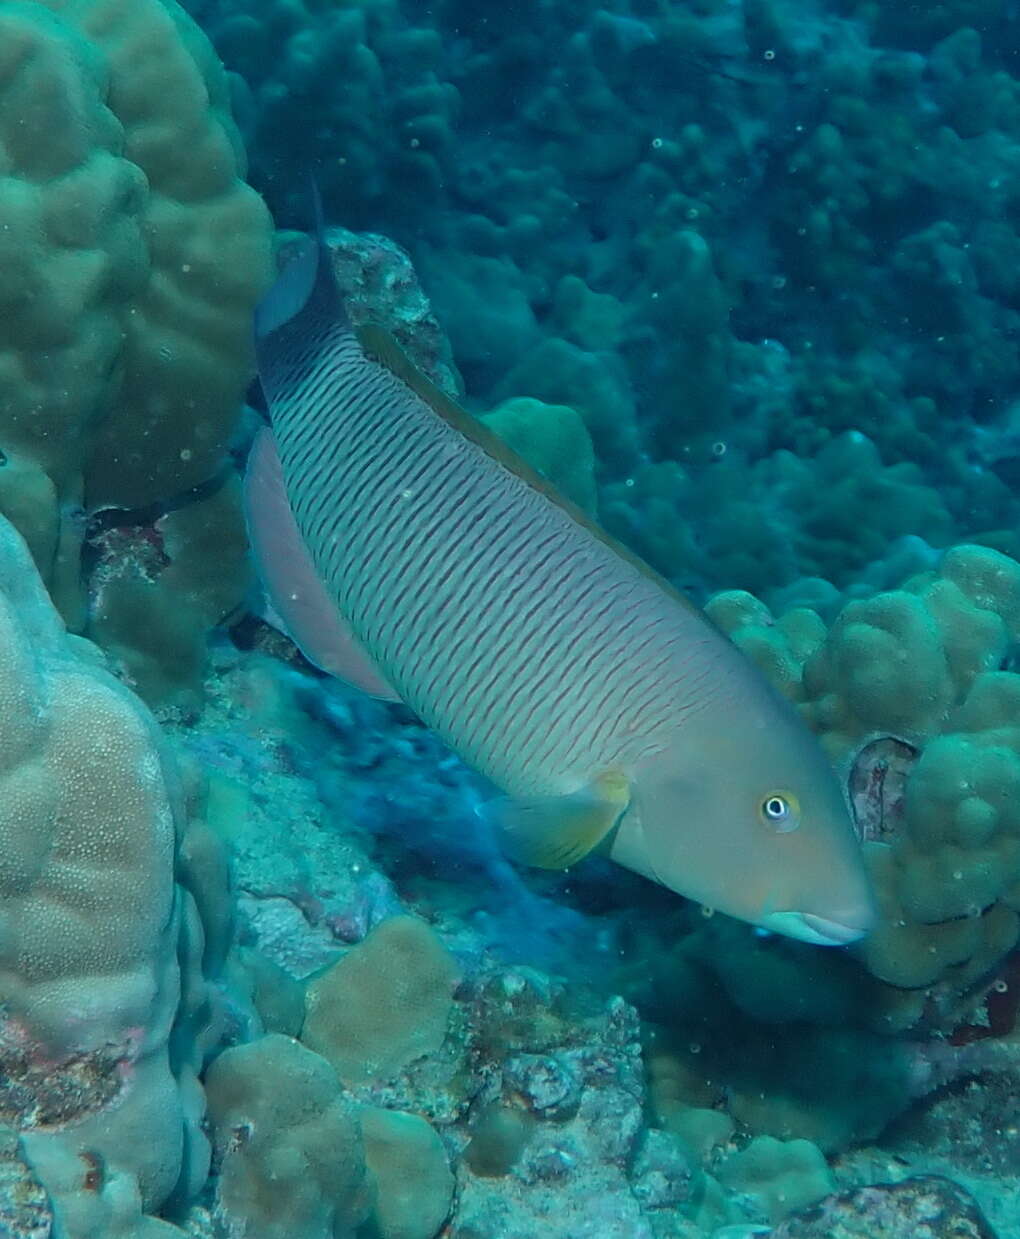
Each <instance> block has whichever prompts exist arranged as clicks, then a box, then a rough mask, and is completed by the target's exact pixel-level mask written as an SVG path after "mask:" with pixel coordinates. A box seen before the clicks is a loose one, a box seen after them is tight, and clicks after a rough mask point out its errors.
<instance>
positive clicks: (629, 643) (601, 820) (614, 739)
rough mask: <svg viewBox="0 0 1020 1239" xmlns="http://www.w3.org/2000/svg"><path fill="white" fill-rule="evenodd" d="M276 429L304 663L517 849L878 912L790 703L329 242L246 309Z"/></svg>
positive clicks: (769, 900)
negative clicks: (387, 720) (352, 688)
mask: <svg viewBox="0 0 1020 1239" xmlns="http://www.w3.org/2000/svg"><path fill="white" fill-rule="evenodd" d="M256 349H257V356H258V365H259V374H260V377H261V381H262V385H263V389H264V391H265V395H266V401H267V405H268V409H269V418H270V423H271V430H270V429H265V430H263V431H262V432H261V433H260V436H259V438H258V441H257V442H256V444H255V447H254V449H253V451H252V455H251V459H250V462H249V467H248V476H247V484H246V506H247V513H248V521H249V528H250V532H251V539H252V545H253V548H254V550H255V554H256V557H257V559H258V561H259V567H260V572H261V575H262V579H263V582H264V584H265V586H266V590H267V594H268V596H269V598H270V600H271V602H272V604H273V605H274V606H275V609H276V610H277V612H278V613H279V615H280V616H281V618H282V620H283V623H284V624H285V626H286V627H287V629H288V631H289V632H290V633H291V635H292V636H293V637H294V639H295V640H296V642H297V643H298V645H299V646H300V647H301V649H302V650H303V651H304V652H305V654H306V655H307V656H308V657H309V658H310V659H311V660H312V661H313V662H315V663H317V664H318V665H319V666H321V667H323V668H324V669H325V670H327V671H330V672H331V673H333V674H336V675H338V676H341V677H342V678H345V679H347V680H350V681H352V682H354V683H355V684H358V685H359V686H360V687H361V688H363V689H365V690H366V691H368V692H372V693H375V694H377V695H379V696H383V697H392V698H399V699H400V700H402V701H404V702H406V704H407V705H408V706H409V707H410V708H411V709H412V710H414V712H415V713H416V714H417V715H418V716H419V717H420V718H421V719H422V720H423V721H424V722H425V723H426V724H427V725H428V726H430V727H431V728H433V729H434V730H435V731H436V732H437V733H438V735H439V736H441V737H442V739H443V740H444V741H445V742H446V743H447V744H448V745H449V746H450V747H451V748H452V749H454V750H455V751H456V752H457V753H458V754H459V755H460V756H461V757H462V758H463V759H464V761H466V762H467V763H468V764H469V765H471V766H473V767H474V768H475V769H477V770H478V771H479V772H481V773H482V774H484V775H485V776H487V777H488V778H489V779H490V780H491V781H492V783H494V784H495V785H496V787H497V788H498V789H500V791H501V792H502V793H504V796H503V797H502V798H501V799H499V800H498V801H496V802H493V814H494V816H495V817H496V818H497V820H498V822H499V825H500V826H501V828H502V830H503V833H504V835H505V837H506V839H507V840H508V841H509V844H510V846H511V849H512V850H513V851H514V852H515V853H516V854H517V855H518V857H519V858H520V859H522V860H524V861H526V862H528V863H531V864H537V865H541V866H546V867H551V868H552V867H567V866H570V865H572V864H574V863H575V862H577V861H578V860H580V859H581V858H582V857H583V856H585V855H586V854H587V853H589V852H592V851H593V850H595V849H599V850H601V851H602V852H604V853H606V854H608V855H609V856H610V857H611V858H612V859H613V860H614V861H616V862H618V863H619V864H621V865H624V866H626V867H627V868H628V869H632V870H634V871H636V872H637V873H640V874H643V875H645V876H646V877H648V878H650V879H652V880H653V881H656V882H659V883H661V884H662V885H664V886H666V887H669V888H670V889H672V890H674V891H676V892H678V893H679V894H681V895H685V896H687V897H688V898H690V899H694V900H698V901H699V902H701V903H703V904H706V905H708V906H710V907H712V908H715V909H718V910H719V911H722V912H725V913H728V914H729V915H731V916H735V917H739V918H741V919H743V920H745V921H749V922H752V923H753V924H755V925H759V926H761V927H763V928H765V929H767V930H772V931H775V932H777V933H782V934H787V935H789V936H791V937H794V938H799V939H802V940H804V941H808V942H814V943H820V944H828V945H841V944H844V943H848V942H852V941H854V940H855V939H857V938H859V937H861V936H862V935H863V934H865V933H867V931H868V930H869V928H870V927H871V925H872V922H873V920H874V915H875V913H874V904H873V901H872V895H871V892H870V889H869V885H868V881H867V878H866V875H865V871H864V866H863V863H862V858H861V855H860V851H859V847H858V844H857V841H856V838H855V836H854V832H853V828H852V824H851V820H850V816H849V812H848V809H847V806H846V803H845V800H844V798H843V795H842V792H841V790H840V788H839V785H838V783H837V781H836V778H835V775H834V773H833V771H832V770H831V768H830V767H829V765H828V762H827V761H826V759H825V756H824V755H823V753H822V751H821V749H820V748H819V746H818V745H817V743H816V742H815V740H814V738H813V737H812V736H811V734H810V732H809V731H808V730H807V728H806V727H805V725H804V724H803V722H802V721H801V719H800V718H799V716H798V715H797V713H796V711H795V710H794V708H793V707H792V706H791V705H790V704H789V703H788V702H787V701H785V700H784V699H783V698H782V697H780V696H779V695H778V694H777V693H775V692H774V691H773V690H772V689H771V687H770V686H769V685H768V683H767V682H766V681H765V679H764V677H763V676H762V675H761V674H760V672H759V671H758V670H757V669H756V668H755V667H754V666H753V665H752V664H751V663H750V661H749V660H747V659H746V658H745V657H744V655H743V654H741V653H740V652H739V651H738V650H737V649H736V647H735V646H733V645H732V644H731V643H730V642H729V641H728V640H727V639H726V638H725V637H724V636H723V635H722V634H721V633H720V632H719V631H718V630H717V629H716V628H715V627H714V626H713V625H712V624H711V623H710V621H709V620H708V619H707V618H706V617H705V616H704V615H703V614H702V613H701V612H700V611H698V610H697V609H696V608H694V607H693V606H692V605H691V604H690V603H688V602H687V601H686V600H685V599H684V598H683V596H682V595H681V594H679V593H677V592H676V591H675V590H673V589H672V588H671V586H669V584H668V583H667V582H665V581H664V580H662V579H661V578H660V577H658V576H657V575H656V574H655V573H653V572H652V571H651V570H650V569H649V568H647V567H646V566H645V565H644V564H643V563H641V562H640V561H639V560H637V559H636V558H635V557H634V556H633V555H631V554H630V553H629V552H627V551H626V550H625V549H624V548H623V547H621V546H619V545H618V544H616V543H615V542H614V541H613V540H612V539H610V538H609V537H608V536H607V535H606V534H605V533H603V532H602V531H601V530H600V529H598V528H597V527H596V526H595V525H593V524H592V523H591V521H590V520H589V519H588V518H587V517H586V516H585V514H584V513H583V512H581V511H580V510H579V509H576V508H574V507H573V506H572V505H571V504H569V503H568V502H566V501H565V500H564V499H562V498H561V497H559V496H558V495H556V494H555V493H554V492H553V491H552V489H551V488H550V486H549V485H548V483H546V482H545V481H544V480H543V479H542V478H541V477H540V476H538V475H537V474H536V473H534V472H533V471H532V470H531V469H530V468H529V467H528V465H527V464H525V462H524V461H522V460H521V459H520V458H518V457H517V456H516V455H515V454H514V453H512V452H511V451H510V450H509V449H508V448H507V447H506V446H505V445H504V444H503V443H502V442H500V441H499V440H498V439H497V438H496V437H495V436H493V435H492V434H491V433H490V432H488V431H487V430H486V429H485V428H484V427H483V426H481V425H480V424H479V423H478V422H477V421H476V420H475V419H474V418H472V417H471V416H470V415H469V414H467V413H466V412H464V411H463V410H462V409H460V408H459V407H457V405H456V404H454V403H453V401H451V400H450V399H449V397H447V396H446V395H445V394H444V393H443V392H441V391H440V390H438V389H437V388H436V387H434V386H433V385H432V384H431V383H429V381H428V380H427V379H425V378H424V376H422V375H421V374H419V373H418V372H417V371H416V370H415V368H414V367H413V366H412V364H411V363H410V362H409V361H408V360H407V358H406V357H404V355H403V354H402V353H400V351H399V349H398V348H397V347H396V345H395V344H394V343H393V341H392V340H390V339H389V337H387V336H385V335H384V333H382V332H380V331H379V330H378V329H371V328H370V329H359V330H355V329H354V328H353V327H352V325H351V323H350V321H349V319H348V317H347V314H346V312H345V308H344V304H343V300H342V297H341V295H340V292H339V289H338V288H337V285H336V280H335V276H334V273H333V268H332V264H331V261H330V257H329V251H328V249H327V247H326V244H325V241H324V239H323V236H322V231H321V228H320V232H319V236H318V238H317V240H316V241H314V242H310V243H309V244H308V245H307V246H306V248H305V249H303V250H302V251H301V253H300V254H299V256H298V257H296V258H295V259H294V260H293V261H292V262H291V263H290V265H289V266H288V267H287V268H286V269H285V270H284V272H283V273H282V275H281V277H280V279H279V281H278V283H277V285H276V287H275V288H274V290H273V291H272V293H271V294H270V295H269V297H268V298H267V299H266V301H265V302H264V303H263V305H262V306H261V307H260V308H259V312H258V314H257V318H256Z"/></svg>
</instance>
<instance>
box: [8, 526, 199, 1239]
mask: <svg viewBox="0 0 1020 1239" xmlns="http://www.w3.org/2000/svg"><path fill="white" fill-rule="evenodd" d="M0 649H2V651H3V653H2V665H0V701H2V707H3V709H2V713H3V720H2V723H0V732H2V738H0V748H2V754H3V755H2V769H0V785H2V788H3V794H2V804H3V808H2V810H0V838H2V852H3V860H2V865H0V988H2V1010H3V1015H2V1023H0V1060H2V1074H3V1081H4V1083H3V1090H2V1093H3V1104H2V1108H3V1122H4V1124H5V1126H6V1127H8V1128H10V1129H11V1130H13V1131H14V1132H16V1133H17V1134H18V1136H19V1137H20V1150H21V1157H22V1158H23V1159H24V1162H25V1163H26V1164H27V1166H28V1167H30V1168H31V1174H32V1176H33V1177H35V1178H37V1179H38V1181H39V1182H40V1183H41V1184H42V1186H43V1187H44V1188H45V1189H46V1191H47V1192H48V1193H49V1196H50V1200H51V1202H52V1210H53V1216H54V1218H55V1223H54V1225H55V1226H56V1227H57V1231H56V1233H59V1234H62V1235H64V1234H66V1235H68V1236H73V1237H74V1239H78V1237H79V1236H81V1237H84V1236H90V1237H91V1236H95V1237H96V1239H99V1237H100V1236H111V1237H112V1236H121V1235H135V1234H136V1233H138V1234H142V1233H145V1234H146V1235H147V1234H148V1231H145V1232H142V1231H137V1232H136V1231H135V1230H134V1229H132V1227H134V1226H140V1225H141V1211H142V1210H145V1211H146V1212H154V1211H155V1210H156V1209H158V1208H159V1206H161V1205H162V1204H163V1203H164V1202H165V1201H166V1200H167V1199H168V1198H169V1197H170V1195H171V1194H172V1193H173V1192H175V1191H176V1190H178V1189H181V1188H183V1189H184V1190H185V1192H189V1191H191V1190H193V1189H194V1186H195V1183H196V1180H197V1183H201V1181H202V1179H203V1178H204V1176H205V1173H206V1168H207V1165H208V1151H207V1149H206V1148H205V1145H206V1141H205V1138H204V1136H202V1134H201V1132H200V1128H199V1124H200V1122H201V1117H202V1115H201V1103H200V1091H199V1090H198V1089H197V1084H196V1083H195V1078H194V1073H193V1068H192V1066H191V1065H190V1062H189V1060H188V1059H186V1058H185V1059H182V1057H181V1050H182V1049H183V1048H184V1047H183V1044H182V1045H181V1046H180V1047H179V1048H178V1050H177V1052H172V1051H171V1038H172V1037H173V1036H174V1029H175V1024H176V1022H177V1020H178V1016H179V1014H180V1011H181V990H182V962H181V958H182V954H181V953H182V950H183V948H182V940H183V935H184V934H185V932H188V933H192V934H194V933H196V932H198V933H200V932H201V931H200V929H199V928H198V922H197V917H196V916H195V914H194V908H193V905H192V904H191V903H190V902H189V901H188V900H187V899H186V897H185V895H184V893H183V889H182V888H181V887H179V886H177V884H176V882H175V863H176V854H177V844H178V836H179V833H180V832H181V831H182V829H183V819H182V804H181V800H180V793H179V790H178V787H177V777H176V774H175V772H174V768H173V765H172V763H171V761H170V758H169V756H168V754H167V751H166V747H165V741H164V739H163V737H162V736H161V735H160V732H159V730H158V728H157V727H156V724H155V722H154V721H153V719H152V717H151V716H150V715H149V714H148V712H147V711H146V710H145V708H144V707H143V706H142V705H141V704H140V703H139V702H138V701H137V700H136V699H134V698H133V697H132V695H131V694H130V693H129V692H128V691H127V690H126V689H125V688H124V687H123V686H122V685H121V684H119V683H118V682H117V681H116V680H115V679H114V678H113V677H112V676H111V675H110V674H109V673H108V672H107V671H105V670H104V669H103V668H102V666H101V665H100V664H101V659H100V656H99V653H98V651H97V650H95V649H94V647H92V648H91V649H90V647H89V646H88V645H87V643H85V642H83V641H80V639H77V638H74V637H69V636H67V635H66V633H65V632H64V630H63V626H62V624H61V623H60V620H59V619H58V617H57V615H56V613H55V611H54V609H53V606H52V603H51V602H50V600H49V598H48V597H47V595H46V593H45V591H44V589H43V586H42V583H41V581H40V579H39V576H38V574H37V573H36V571H35V569H34V567H33V565H32V560H31V558H30V556H29V552H28V550H27V548H26V546H25V544H24V542H23V541H22V539H21V538H20V537H19V535H18V534H17V533H16V532H15V530H14V529H13V527H12V526H11V525H10V524H9V523H8V522H7V521H2V523H0ZM184 966H185V967H187V966H188V965H187V964H185V965H184ZM190 984H191V987H192V989H193V990H198V989H200V988H201V982H200V979H199V978H197V977H196V978H194V979H193V980H192V981H191V982H190ZM185 1077H187V1078H185ZM154 1225H155V1224H154ZM45 1233H47V1234H48V1233H49V1231H47V1232H45ZM156 1233H161V1232H159V1231H157V1230H156V1229H154V1230H153V1234H156Z"/></svg>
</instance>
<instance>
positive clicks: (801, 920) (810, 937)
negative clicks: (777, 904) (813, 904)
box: [760, 911, 870, 946]
mask: <svg viewBox="0 0 1020 1239" xmlns="http://www.w3.org/2000/svg"><path fill="white" fill-rule="evenodd" d="M760 924H761V927H762V928H763V929H768V930H771V931H772V932H773V933H777V934H784V935H785V936H786V937H787V938H797V939H798V940H799V941H801V942H810V943H813V944H814V945H815V946H848V945H849V944H850V943H851V942H857V941H858V940H859V939H860V938H863V937H864V935H865V934H866V933H867V932H868V930H869V928H870V926H867V925H850V924H847V923H846V922H844V921H834V920H830V919H829V918H828V917H825V916H816V915H815V914H814V913H812V912H792V911H791V912H772V913H770V914H769V915H768V916H766V917H764V918H763V919H762V920H761V922H760Z"/></svg>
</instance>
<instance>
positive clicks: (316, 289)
mask: <svg viewBox="0 0 1020 1239" xmlns="http://www.w3.org/2000/svg"><path fill="white" fill-rule="evenodd" d="M310 184H311V198H312V211H313V217H314V225H315V226H314V231H313V232H312V235H311V236H309V237H306V238H305V239H304V241H303V242H302V243H301V245H300V247H299V249H298V252H297V253H296V255H295V256H294V257H293V258H292V259H291V260H290V262H288V263H287V265H286V266H285V267H284V268H283V270H282V271H281V272H280V274H279V276H278V277H277V279H276V283H275V284H274V285H273V287H272V288H271V289H270V290H269V292H268V293H267V294H266V296H265V297H264V298H263V299H262V301H261V302H260V303H259V305H258V306H257V308H256V310H255V345H256V348H260V347H261V346H263V345H264V343H265V342H266V341H267V340H268V339H269V337H270V336H272V335H274V334H275V333H276V332H278V331H280V330H281V329H282V328H283V327H285V326H287V325H288V324H295V323H296V324H299V325H300V326H301V327H303V328H305V329H308V328H314V327H316V326H320V327H321V326H323V325H324V324H328V325H329V326H330V327H331V328H333V329H334V330H336V329H341V330H344V329H346V330H348V331H350V330H352V328H351V323H350V319H349V318H348V317H347V310H346V307H345V306H344V299H343V296H342V294H341V292H340V287H339V285H338V284H337V281H336V272H335V271H334V270H333V262H332V259H331V256H330V250H329V244H328V243H327V241H326V220H325V216H324V214H323V209H322V195H321V194H320V192H319V187H318V185H317V184H316V182H315V180H314V178H313V179H312V180H311V182H310Z"/></svg>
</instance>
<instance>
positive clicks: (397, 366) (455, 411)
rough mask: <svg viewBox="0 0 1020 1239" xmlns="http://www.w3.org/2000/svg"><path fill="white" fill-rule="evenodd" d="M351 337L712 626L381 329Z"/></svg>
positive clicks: (371, 327)
mask: <svg viewBox="0 0 1020 1239" xmlns="http://www.w3.org/2000/svg"><path fill="white" fill-rule="evenodd" d="M354 331H355V335H356V336H357V337H358V343H359V344H360V345H361V349H362V352H364V354H365V356H366V357H368V358H370V359H371V360H372V361H375V362H378V364H379V365H381V366H383V367H384V368H385V369H387V370H389V372H390V373H391V374H392V375H394V376H395V377H396V378H398V379H400V381H401V382H402V383H404V384H405V385H406V386H407V387H409V388H410V389H411V391H413V392H414V394H415V395H416V396H418V397H420V398H421V399H422V400H423V401H424V402H425V403H426V404H427V405H428V406H429V408H431V409H432V410H433V412H434V413H436V414H437V415H438V416H439V417H441V418H442V419H443V421H444V422H446V423H447V424H448V425H450V426H452V427H453V428H454V429H455V430H458V431H459V432H460V433H461V434H462V435H464V437H465V438H466V439H469V440H470V441H471V442H472V443H474V444H475V445H476V446H477V447H480V448H481V449H482V451H483V452H485V454H486V455H487V456H490V457H491V458H492V459H493V460H495V461H497V462H498V463H499V464H501V465H502V466H503V468H504V469H507V470H509V471H510V472H511V473H513V474H515V475H516V476H517V477H519V478H520V479H521V481H523V482H525V483H527V485H528V486H530V487H532V489H534V490H537V491H538V492H539V493H540V494H542V495H544V496H545V497H546V498H547V499H548V500H549V501H550V502H551V503H555V504H556V506H557V507H559V508H561V509H562V510H563V511H564V512H565V513H566V514H567V515H568V516H569V517H570V518H571V520H573V521H574V522H575V523H576V524H578V525H580V526H581V527H582V528H583V529H586V530H587V531H588V532H589V533H590V534H591V535H592V537H594V538H597V539H598V540H599V541H600V542H602V543H603V544H604V545H605V546H608V547H610V548H611V549H612V550H613V551H614V552H615V553H616V554H617V555H619V556H620V558H621V559H624V560H626V562H627V563H629V564H631V565H632V566H633V567H634V568H636V569H637V570H638V571H639V572H640V573H641V574H642V575H643V576H645V577H648V578H649V579H650V580H653V581H655V583H656V584H657V585H658V586H659V587H660V589H662V590H663V591H664V592H665V593H667V594H668V595H669V596H670V597H671V598H673V599H675V600H676V601H677V602H679V603H680V604H681V605H682V606H684V607H686V608H688V610H691V611H693V612H695V614H697V615H699V616H700V617H701V618H702V619H703V620H704V621H705V622H706V623H708V624H711V622H712V621H711V620H710V619H709V618H708V616H706V615H705V614H704V612H703V611H701V610H700V609H699V608H698V607H696V606H695V605H694V603H693V602H691V600H690V599H689V598H688V597H687V595H686V594H683V593H681V592H680V590H678V589H677V588H676V587H675V586H674V585H671V584H670V582H669V581H667V580H666V578H665V577H663V576H661V575H660V574H659V573H658V572H656V571H655V569H654V568H652V567H650V566H649V565H648V564H646V563H645V561H644V560H643V559H641V558H640V557H639V556H637V555H635V554H634V553H633V551H630V550H628V549H627V547H625V546H624V545H623V543H622V542H617V540H616V539H615V538H614V537H612V536H611V535H610V534H608V533H606V531H605V530H604V529H603V528H602V527H601V526H600V525H597V524H596V523H595V522H594V521H593V520H592V519H591V517H590V516H589V515H588V513H587V512H585V511H584V509H583V508H579V507H578V506H577V504H576V503H572V502H571V501H570V500H569V499H567V498H566V496H565V495H562V494H560V492H559V491H558V490H557V489H556V487H555V486H553V484H552V483H551V482H550V481H549V480H548V478H545V477H543V476H542V474H540V473H539V472H538V471H537V470H536V469H533V468H532V467H531V465H529V464H528V462H527V461H526V460H525V459H524V458H523V457H522V456H520V455H519V454H518V453H517V452H515V451H514V450H513V448H512V447H510V445H509V444H507V443H505V442H504V441H503V440H502V439H501V438H500V437H499V436H498V435H496V434H494V433H493V432H492V431H491V430H490V429H489V428H488V426H485V425H483V424H482V423H481V422H480V421H479V420H478V418H476V417H472V415H471V414H470V413H468V412H467V410H466V409H462V408H461V407H460V405H459V404H458V403H457V402H456V400H454V399H453V398H452V397H450V396H448V395H447V394H446V392H444V391H443V390H442V388H440V387H437V386H436V384H435V383H433V382H432V380H431V379H430V378H427V377H426V376H425V375H424V374H422V372H421V371H420V370H419V369H418V367H417V366H416V365H415V364H414V362H413V361H412V360H411V359H410V358H409V357H408V356H407V354H406V353H405V352H404V350H403V349H402V348H401V347H400V345H399V344H398V343H397V341H396V340H394V338H393V336H391V335H390V333H389V332H388V331H387V330H386V329H385V327H380V326H378V324H375V323H365V324H362V325H361V326H359V327H355V329H354Z"/></svg>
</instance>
